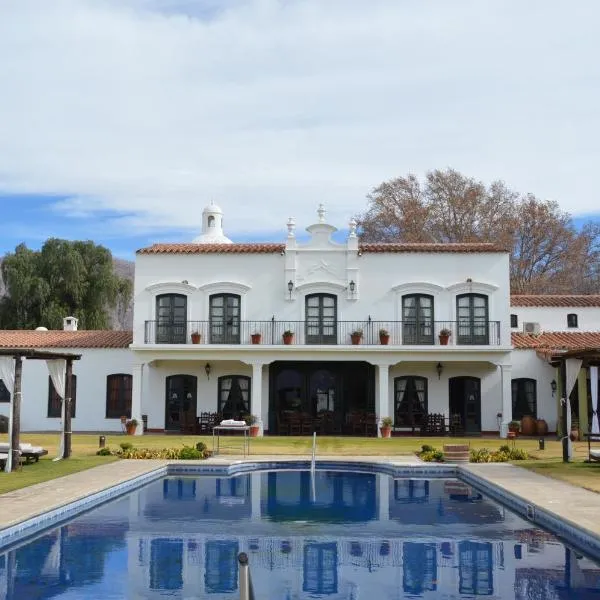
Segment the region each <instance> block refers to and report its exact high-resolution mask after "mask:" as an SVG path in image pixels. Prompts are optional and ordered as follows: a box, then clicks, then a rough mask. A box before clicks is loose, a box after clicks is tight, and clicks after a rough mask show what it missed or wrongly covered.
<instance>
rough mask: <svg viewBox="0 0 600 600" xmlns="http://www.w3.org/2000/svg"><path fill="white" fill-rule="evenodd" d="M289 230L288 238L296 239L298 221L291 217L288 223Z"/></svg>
mask: <svg viewBox="0 0 600 600" xmlns="http://www.w3.org/2000/svg"><path fill="white" fill-rule="evenodd" d="M287 230H288V237H289V238H293V237H296V233H295V231H296V219H294V217H290V218H289V219H288V221H287Z"/></svg>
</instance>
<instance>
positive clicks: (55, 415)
mask: <svg viewBox="0 0 600 600" xmlns="http://www.w3.org/2000/svg"><path fill="white" fill-rule="evenodd" d="M72 377H73V379H72V386H71V418H73V419H74V418H75V408H76V404H77V375H72ZM63 394H64V391H63ZM62 402H63V401H62V400H61V397H60V396H59V395H58V394H57V393H56V389H55V388H54V384H53V383H52V378H51V377H48V418H50V419H60V417H61V416H62V414H61V411H62Z"/></svg>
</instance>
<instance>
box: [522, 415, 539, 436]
mask: <svg viewBox="0 0 600 600" xmlns="http://www.w3.org/2000/svg"><path fill="white" fill-rule="evenodd" d="M521 434H522V435H536V434H537V421H536V420H535V419H534V418H533V417H532V416H531V415H525V416H524V417H523V418H522V419H521Z"/></svg>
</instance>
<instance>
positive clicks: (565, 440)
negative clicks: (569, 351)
mask: <svg viewBox="0 0 600 600" xmlns="http://www.w3.org/2000/svg"><path fill="white" fill-rule="evenodd" d="M560 390H561V395H562V399H563V400H564V402H563V404H562V422H563V427H562V429H563V432H562V451H563V452H562V455H563V462H569V435H570V434H571V432H570V431H567V397H568V395H567V361H566V359H564V358H563V359H562V360H561V361H560Z"/></svg>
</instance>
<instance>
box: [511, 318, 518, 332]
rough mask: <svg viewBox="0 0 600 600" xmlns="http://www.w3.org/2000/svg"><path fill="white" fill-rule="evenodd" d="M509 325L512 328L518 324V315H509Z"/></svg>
mask: <svg viewBox="0 0 600 600" xmlns="http://www.w3.org/2000/svg"><path fill="white" fill-rule="evenodd" d="M510 326H511V327H512V328H513V329H514V328H515V327H518V326H519V317H518V315H510Z"/></svg>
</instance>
